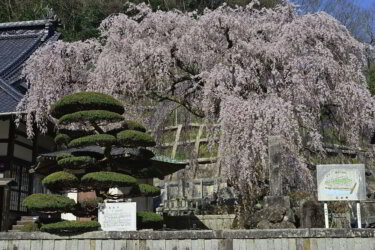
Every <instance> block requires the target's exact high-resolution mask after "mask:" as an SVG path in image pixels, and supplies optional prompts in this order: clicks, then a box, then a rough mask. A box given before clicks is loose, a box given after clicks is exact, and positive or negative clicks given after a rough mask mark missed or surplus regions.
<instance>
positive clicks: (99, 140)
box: [68, 134, 116, 148]
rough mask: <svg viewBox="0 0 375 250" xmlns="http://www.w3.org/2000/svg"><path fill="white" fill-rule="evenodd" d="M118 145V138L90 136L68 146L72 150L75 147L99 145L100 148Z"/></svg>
mask: <svg viewBox="0 0 375 250" xmlns="http://www.w3.org/2000/svg"><path fill="white" fill-rule="evenodd" d="M115 143H116V138H115V137H114V136H113V135H107V134H98V135H88V136H85V137H81V138H77V139H74V140H72V141H71V142H70V143H69V144H68V146H69V147H70V148H75V147H84V146H90V145H98V146H102V147H103V146H104V147H105V146H108V145H113V144H115Z"/></svg>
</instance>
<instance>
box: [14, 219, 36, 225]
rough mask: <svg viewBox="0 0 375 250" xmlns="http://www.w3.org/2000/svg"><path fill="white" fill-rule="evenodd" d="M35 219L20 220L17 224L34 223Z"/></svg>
mask: <svg viewBox="0 0 375 250" xmlns="http://www.w3.org/2000/svg"><path fill="white" fill-rule="evenodd" d="M32 223H33V220H18V221H17V225H27V224H32Z"/></svg>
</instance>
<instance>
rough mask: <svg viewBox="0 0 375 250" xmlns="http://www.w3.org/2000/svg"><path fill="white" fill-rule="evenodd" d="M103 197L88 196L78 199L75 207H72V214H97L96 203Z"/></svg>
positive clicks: (85, 215)
mask: <svg viewBox="0 0 375 250" xmlns="http://www.w3.org/2000/svg"><path fill="white" fill-rule="evenodd" d="M102 202H103V198H101V197H96V198H89V199H86V200H83V201H80V202H79V203H78V204H77V206H76V209H74V211H72V212H73V214H74V215H75V216H79V217H89V216H96V215H97V214H98V203H102Z"/></svg>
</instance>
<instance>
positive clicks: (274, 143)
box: [251, 136, 295, 229]
mask: <svg viewBox="0 0 375 250" xmlns="http://www.w3.org/2000/svg"><path fill="white" fill-rule="evenodd" d="M285 153H287V150H286V147H285V145H284V141H283V139H282V138H281V137H279V136H270V137H269V138H268V155H269V185H270V196H266V197H265V198H264V207H263V209H261V210H259V211H257V212H255V214H254V216H253V218H252V223H251V224H252V225H253V226H255V227H256V228H259V229H276V228H295V225H294V223H295V220H294V214H293V211H292V209H291V207H290V199H289V197H288V196H283V192H282V190H283V189H282V172H283V171H282V170H283V166H282V163H281V159H282V154H285Z"/></svg>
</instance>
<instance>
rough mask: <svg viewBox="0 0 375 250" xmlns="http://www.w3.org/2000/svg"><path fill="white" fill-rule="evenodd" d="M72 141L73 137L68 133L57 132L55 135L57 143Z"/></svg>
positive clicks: (64, 143) (62, 143)
mask: <svg viewBox="0 0 375 250" xmlns="http://www.w3.org/2000/svg"><path fill="white" fill-rule="evenodd" d="M70 141H71V138H70V137H69V135H67V134H57V135H56V137H55V143H56V144H57V145H59V146H60V145H68V143H69V142H70Z"/></svg>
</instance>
